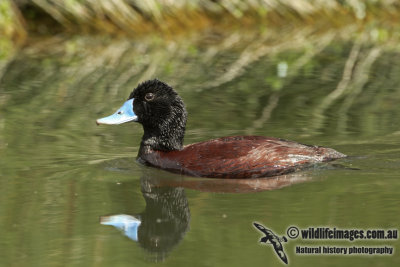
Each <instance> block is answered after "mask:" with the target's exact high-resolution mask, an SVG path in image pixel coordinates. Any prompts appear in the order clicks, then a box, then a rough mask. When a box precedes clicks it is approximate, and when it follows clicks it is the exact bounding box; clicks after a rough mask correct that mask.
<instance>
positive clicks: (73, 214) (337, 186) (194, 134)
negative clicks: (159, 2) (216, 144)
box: [0, 33, 400, 266]
mask: <svg viewBox="0 0 400 267" xmlns="http://www.w3.org/2000/svg"><path fill="white" fill-rule="evenodd" d="M303 34H304V33H303ZM238 36H242V37H238ZM360 36H361V37H360ZM365 36H367V37H365ZM370 36H373V35H370V34H369V33H365V34H353V35H350V37H349V38H339V37H338V36H335V35H334V34H332V33H325V34H321V35H315V36H314V35H312V36H308V37H309V38H306V39H304V40H302V42H299V43H296V42H293V43H291V42H290V39H288V40H286V39H284V38H283V39H284V40H283V41H282V44H279V45H278V44H275V43H274V42H272V41H269V39H268V36H267V35H265V36H264V35H261V36H260V35H255V36H251V35H250V34H249V36H247V35H246V34H239V33H237V34H236V35H235V34H232V36H230V37H227V36H224V37H216V36H214V35H207V36H205V37H204V36H202V37H193V38H189V39H188V40H178V41H165V42H164V41H161V40H158V39H155V40H145V41H132V40H113V41H109V40H108V41H104V40H99V38H96V37H91V38H84V37H76V38H73V39H71V40H61V41H60V40H57V39H56V40H49V41H48V43H47V44H42V45H39V46H32V47H28V48H26V49H24V50H23V51H21V53H20V54H19V55H18V56H17V57H16V58H15V59H13V60H12V61H10V62H8V63H7V65H4V67H3V69H2V73H1V80H0V203H1V204H0V265H1V266H83V265H86V266H87V265H91V266H110V265H113V266H128V265H137V266H153V265H155V262H158V264H163V265H165V266H187V265H191V266H243V265H244V264H247V265H248V266H266V265H274V266H275V265H278V264H282V262H280V260H279V259H278V258H277V257H276V255H275V252H274V251H273V249H272V246H271V245H263V246H262V245H259V239H260V237H261V233H260V232H257V230H256V229H255V228H254V227H253V226H252V223H253V222H254V221H257V222H260V223H262V224H264V225H265V226H266V227H268V228H270V229H272V230H273V231H274V232H275V233H276V234H278V235H280V236H282V235H286V229H287V228H288V227H289V226H291V225H296V226H298V227H300V228H301V227H303V228H307V227H309V226H329V227H337V228H345V229H352V228H354V229H378V228H379V229H398V228H399V222H400V216H399V208H398V207H399V206H400V197H399V194H398V192H399V190H400V181H399V179H398V178H399V171H400V157H399V155H400V125H399V120H398V119H397V118H398V117H399V113H400V108H399V105H398V103H399V100H400V99H399V98H400V87H399V84H400V76H399V75H398V73H399V70H400V64H399V62H400V54H399V47H398V46H396V45H393V44H391V43H390V42H389V41H388V42H380V41H379V40H375V39H374V38H372V37H370ZM306 37H307V36H306ZM229 38H230V39H229ZM235 38H239V39H237V40H236V39H235ZM240 38H244V40H245V41H246V42H244V41H243V40H241V39H240ZM293 38H297V37H296V36H294V37H293ZM360 38H361V40H362V41H360ZM362 38H364V39H362ZM227 40H228V41H227ZM235 40H236V41H235ZM154 77H158V78H160V79H162V80H164V81H166V82H168V83H170V84H171V85H172V86H174V87H175V88H176V90H177V91H178V92H179V94H181V96H182V97H183V99H184V101H185V103H186V106H187V109H188V112H189V120H188V125H187V134H186V137H185V143H186V144H188V143H192V142H197V141H202V140H207V139H210V138H214V137H220V136H225V135H242V134H253V135H267V136H274V137H281V138H286V139H291V140H295V141H298V142H302V143H308V144H314V145H324V146H328V147H333V148H335V149H337V150H338V151H341V152H343V153H345V154H348V155H350V157H349V158H347V159H343V160H340V161H338V162H336V163H337V164H335V165H332V164H324V165H321V166H316V167H315V168H313V169H310V170H306V171H303V172H300V173H298V174H295V175H289V176H284V177H277V178H270V179H266V180H261V181H259V183H256V182H254V183H250V184H249V183H246V182H242V183H238V184H232V183H231V182H221V181H215V179H211V180H209V181H208V180H207V181H204V180H202V179H196V178H189V177H182V176H177V175H174V174H169V173H167V172H164V171H161V170H155V169H151V168H148V167H145V166H142V165H140V164H138V163H136V162H135V156H136V154H137V151H138V146H139V142H140V139H141V135H142V128H141V126H140V125H138V124H134V123H131V124H126V125H121V126H114V127H107V126H101V127H98V126H96V125H95V119H97V118H99V117H102V116H105V115H108V114H110V113H111V112H113V111H114V110H115V109H116V108H118V107H119V106H120V104H122V103H123V101H124V100H125V99H126V98H127V96H128V94H129V92H130V91H131V90H132V89H133V88H134V87H135V86H136V85H137V83H138V82H139V81H143V80H145V79H148V78H154ZM117 214H126V215H131V216H135V217H137V218H140V219H141V221H142V224H141V225H140V227H139V232H138V241H133V240H132V238H129V237H128V236H124V233H123V232H122V231H119V230H117V229H116V228H114V227H112V226H106V225H101V224H100V218H101V217H102V216H110V215H117ZM102 218H104V217H102ZM307 244H308V245H337V246H339V245H342V246H351V245H362V244H364V245H367V246H374V245H375V246H383V245H386V246H392V247H395V249H398V248H399V243H398V240H396V241H387V240H384V241H368V242H367V241H365V242H364V241H354V242H347V241H341V242H332V241H326V242H325V241H318V242H317V241H315V242H309V243H307V242H305V241H302V240H298V239H297V240H289V242H288V243H285V244H284V250H285V252H286V254H287V256H288V258H289V263H291V264H295V265H296V266H309V265H313V264H318V265H321V266H322V265H323V266H338V265H350V264H351V265H353V266H388V265H396V264H397V265H398V264H399V262H400V257H399V255H398V252H395V255H393V256H320V255H319V256H318V255H316V256H309V255H308V256H307V255H306V256H300V255H296V253H295V247H296V246H298V245H307Z"/></svg>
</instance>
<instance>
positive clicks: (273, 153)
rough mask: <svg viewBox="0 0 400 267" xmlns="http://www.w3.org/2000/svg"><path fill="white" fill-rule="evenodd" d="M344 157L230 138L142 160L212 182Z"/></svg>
mask: <svg viewBox="0 0 400 267" xmlns="http://www.w3.org/2000/svg"><path fill="white" fill-rule="evenodd" d="M342 157H345V155H344V154H342V153H339V152H337V151H336V150H334V149H331V148H325V147H319V146H309V145H303V144H300V143H297V142H293V141H288V140H283V139H278V138H272V137H263V136H231V137H222V138H218V139H213V140H209V141H205V142H200V143H196V144H191V145H187V146H185V147H184V148H183V149H182V150H174V151H168V152H165V151H156V150H155V151H151V150H150V151H147V152H144V153H143V154H141V155H139V159H140V160H141V161H144V162H145V163H146V164H149V165H151V166H154V167H157V168H161V169H165V170H168V171H171V172H174V173H179V174H185V175H190V176H198V177H213V178H258V177H267V176H275V175H281V174H287V173H290V172H294V171H296V170H298V169H302V168H306V167H308V166H310V165H312V164H315V163H318V162H324V161H330V160H334V159H338V158H342Z"/></svg>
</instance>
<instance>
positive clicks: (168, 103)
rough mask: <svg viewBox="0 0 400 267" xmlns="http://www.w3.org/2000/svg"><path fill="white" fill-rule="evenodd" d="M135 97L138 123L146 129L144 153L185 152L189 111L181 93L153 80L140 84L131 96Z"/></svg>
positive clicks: (134, 104)
mask: <svg viewBox="0 0 400 267" xmlns="http://www.w3.org/2000/svg"><path fill="white" fill-rule="evenodd" d="M132 98H133V99H134V100H133V111H134V113H135V114H136V116H137V122H139V123H141V124H142V125H143V129H144V135H143V139H142V144H141V146H142V147H141V150H142V148H145V149H152V150H163V151H170V150H180V149H182V147H183V138H184V134H185V127H186V119H187V112H186V109H185V105H184V103H183V101H182V99H181V98H180V97H179V95H178V93H177V92H176V91H175V90H174V89H173V88H172V87H171V86H169V85H168V84H166V83H164V82H162V81H159V80H157V79H154V80H149V81H146V82H143V83H141V84H139V85H138V87H136V88H135V89H134V90H133V91H132V93H131V94H130V96H129V99H132Z"/></svg>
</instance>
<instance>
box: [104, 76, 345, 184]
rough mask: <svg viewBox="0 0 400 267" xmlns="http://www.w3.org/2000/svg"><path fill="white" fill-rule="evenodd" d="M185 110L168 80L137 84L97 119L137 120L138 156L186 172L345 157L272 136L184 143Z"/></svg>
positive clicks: (232, 172) (239, 173) (220, 172)
mask: <svg viewBox="0 0 400 267" xmlns="http://www.w3.org/2000/svg"><path fill="white" fill-rule="evenodd" d="M186 117H187V112H186V110H185V106H184V104H183V101H182V99H181V98H180V97H179V96H178V94H177V93H176V92H175V91H174V90H173V89H172V88H171V87H170V86H168V85H167V84H165V83H163V82H161V81H158V80H151V81H147V82H144V83H142V84H140V85H139V86H138V87H137V88H136V89H135V90H133V92H132V93H131V94H130V96H129V99H128V100H127V101H126V102H125V104H124V105H123V106H122V107H121V108H120V109H119V110H118V111H117V112H116V113H115V114H113V115H111V116H109V117H106V118H102V119H99V120H97V123H98V124H121V123H125V122H129V121H136V122H139V123H141V124H142V125H143V129H144V135H143V139H142V142H141V145H140V150H139V155H138V160H139V161H140V162H143V163H145V164H148V165H151V166H154V167H157V168H161V169H165V170H169V171H171V172H175V173H180V174H186V175H190V176H201V177H216V178H256V177H265V176H274V175H280V174H285V173H289V172H293V171H296V170H298V169H300V168H304V167H305V166H309V165H310V164H314V163H318V162H322V161H330V160H334V159H337V158H342V157H345V155H344V154H341V153H339V152H337V151H335V150H333V149H331V148H324V147H317V146H309V145H303V144H299V143H296V142H293V141H287V140H283V139H278V138H272V137H260V136H234V137H223V138H219V139H214V140H210V141H205V142H200V143H196V144H191V145H187V146H185V147H183V138H184V133H185V127H186Z"/></svg>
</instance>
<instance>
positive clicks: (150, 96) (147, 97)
mask: <svg viewBox="0 0 400 267" xmlns="http://www.w3.org/2000/svg"><path fill="white" fill-rule="evenodd" d="M144 99H146V101H151V100H153V99H154V94H153V93H147V94H146V95H145V96H144Z"/></svg>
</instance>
